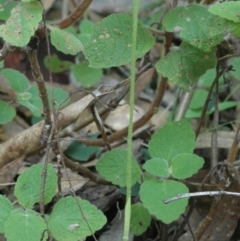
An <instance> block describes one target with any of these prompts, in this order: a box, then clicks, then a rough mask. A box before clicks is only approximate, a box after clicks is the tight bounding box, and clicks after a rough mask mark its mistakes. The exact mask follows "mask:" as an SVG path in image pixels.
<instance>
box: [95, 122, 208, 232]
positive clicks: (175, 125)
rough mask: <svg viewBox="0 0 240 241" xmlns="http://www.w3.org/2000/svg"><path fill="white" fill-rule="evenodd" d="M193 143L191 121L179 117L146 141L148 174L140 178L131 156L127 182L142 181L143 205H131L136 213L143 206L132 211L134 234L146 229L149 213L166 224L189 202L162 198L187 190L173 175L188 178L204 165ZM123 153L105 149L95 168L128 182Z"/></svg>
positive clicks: (115, 181)
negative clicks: (129, 173) (130, 174)
mask: <svg viewBox="0 0 240 241" xmlns="http://www.w3.org/2000/svg"><path fill="white" fill-rule="evenodd" d="M194 147H195V135H194V132H193V131H192V128H191V126H190V124H189V123H188V122H187V121H185V120H182V121H177V122H172V123H169V124H167V125H166V126H164V127H163V128H162V129H160V130H158V131H157V132H155V133H154V135H153V136H152V139H151V141H150V142H149V153H150V155H151V157H152V159H150V160H148V161H146V163H145V164H144V165H143V169H144V170H146V172H147V173H148V175H147V173H145V174H143V176H142V178H141V175H140V171H139V167H138V165H137V162H136V160H135V159H134V157H133V158H132V181H131V184H130V185H131V186H133V184H135V183H136V182H140V183H141V187H140V192H139V195H140V199H141V201H142V205H141V204H140V203H138V204H134V205H133V206H132V209H133V211H134V212H135V213H140V211H141V210H142V214H141V215H140V214H139V215H138V216H137V217H136V216H135V215H134V214H133V218H132V219H131V228H132V231H133V233H134V234H136V235H137V234H138V235H139V234H141V233H143V232H144V231H146V229H147V227H148V225H149V224H150V221H149V220H150V218H149V216H150V215H149V213H150V214H152V215H154V216H156V218H158V219H159V220H161V221H163V222H164V223H167V224H169V223H171V222H172V221H174V220H176V219H177V218H178V217H179V216H180V215H181V214H182V213H183V212H184V210H185V208H186V206H187V204H188V200H187V199H183V200H178V201H176V202H173V203H170V204H164V200H165V199H168V198H170V197H174V196H176V195H178V194H182V193H188V192H189V191H188V188H187V187H186V186H185V185H184V184H183V183H181V182H180V181H176V180H175V179H180V180H181V179H186V178H189V177H191V176H192V175H193V174H194V173H196V172H197V171H198V170H199V169H200V168H201V167H202V166H203V163H204V160H203V158H201V157H199V156H197V155H194V154H193V150H194ZM126 157H127V151H124V150H113V151H111V152H108V153H107V154H105V155H104V156H103V157H102V158H100V160H99V162H98V163H97V166H96V167H97V170H98V172H99V173H100V174H101V175H102V176H104V177H105V178H106V180H108V181H111V182H112V183H113V184H116V185H119V186H120V187H124V186H126V185H127V183H126V182H127V181H126V175H127V168H126V159H127V158H126ZM141 179H143V181H141ZM173 179H174V180H173ZM144 207H145V208H144ZM147 210H148V212H149V213H148V212H147ZM146 220H148V221H146ZM140 230H141V231H140Z"/></svg>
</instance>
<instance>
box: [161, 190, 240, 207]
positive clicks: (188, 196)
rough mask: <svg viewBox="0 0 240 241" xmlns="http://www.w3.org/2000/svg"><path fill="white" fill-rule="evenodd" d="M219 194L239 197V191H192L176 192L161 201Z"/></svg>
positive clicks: (166, 202)
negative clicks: (174, 194) (175, 194)
mask: <svg viewBox="0 0 240 241" xmlns="http://www.w3.org/2000/svg"><path fill="white" fill-rule="evenodd" d="M221 195H225V196H235V197H240V193H237V192H227V191H208V192H193V193H184V194H178V195H177V196H175V197H172V198H168V199H165V200H163V203H165V204H168V203H170V202H173V201H177V200H179V199H183V198H190V197H201V196H211V197H212V196H221Z"/></svg>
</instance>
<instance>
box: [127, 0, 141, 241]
mask: <svg viewBox="0 0 240 241" xmlns="http://www.w3.org/2000/svg"><path fill="white" fill-rule="evenodd" d="M138 6H139V0H133V32H132V49H131V82H130V100H129V105H130V111H129V127H128V160H127V187H126V188H127V194H126V205H125V213H124V235H123V241H128V238H129V229H130V218H131V186H132V184H131V177H132V134H133V113H134V90H135V76H136V48H137V24H138Z"/></svg>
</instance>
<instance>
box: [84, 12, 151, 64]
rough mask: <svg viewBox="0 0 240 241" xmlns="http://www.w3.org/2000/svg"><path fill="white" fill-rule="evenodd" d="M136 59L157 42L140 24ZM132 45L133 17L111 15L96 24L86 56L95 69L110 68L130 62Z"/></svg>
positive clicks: (87, 45)
mask: <svg viewBox="0 0 240 241" xmlns="http://www.w3.org/2000/svg"><path fill="white" fill-rule="evenodd" d="M137 34H138V38H137V50H136V57H137V58H140V57H142V56H143V55H144V54H145V53H146V52H147V51H149V50H150V49H151V48H152V47H153V45H154V43H155V40H154V38H153V36H152V34H151V33H150V32H149V31H148V30H147V29H146V28H144V26H143V24H142V23H141V22H138V29H137ZM131 44H132V17H131V16H129V15H127V14H123V13H120V14H111V15H110V16H108V17H106V18H104V19H103V20H102V21H101V22H99V23H97V24H95V26H94V29H93V32H92V36H91V40H90V41H89V42H88V43H87V44H86V46H85V49H84V54H85V56H86V58H87V59H88V61H89V63H90V65H89V66H90V67H93V68H109V67H112V66H119V65H123V64H127V63H129V62H130V58H131Z"/></svg>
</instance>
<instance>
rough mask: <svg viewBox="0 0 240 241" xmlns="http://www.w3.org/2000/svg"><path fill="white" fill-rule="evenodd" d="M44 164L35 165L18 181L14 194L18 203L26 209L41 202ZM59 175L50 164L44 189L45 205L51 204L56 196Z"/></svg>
mask: <svg viewBox="0 0 240 241" xmlns="http://www.w3.org/2000/svg"><path fill="white" fill-rule="evenodd" d="M42 172H43V164H38V165H33V166H31V167H30V168H29V169H28V170H26V171H25V172H24V173H23V174H21V175H20V176H19V178H18V179H17V184H16V186H15V190H14V194H15V196H16V197H17V199H18V202H19V203H20V204H21V205H22V206H24V207H25V208H32V207H33V205H34V204H35V203H37V202H39V201H40V188H41V180H42V178H43V177H42ZM56 188H57V175H56V171H55V170H54V168H53V166H52V165H51V164H48V168H47V177H46V183H45V189H44V204H47V203H49V202H50V201H51V200H52V198H53V196H54V195H55V192H56Z"/></svg>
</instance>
